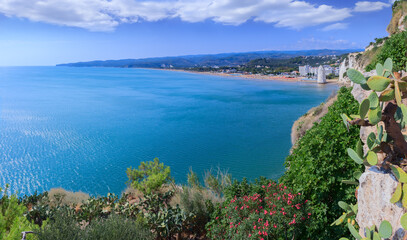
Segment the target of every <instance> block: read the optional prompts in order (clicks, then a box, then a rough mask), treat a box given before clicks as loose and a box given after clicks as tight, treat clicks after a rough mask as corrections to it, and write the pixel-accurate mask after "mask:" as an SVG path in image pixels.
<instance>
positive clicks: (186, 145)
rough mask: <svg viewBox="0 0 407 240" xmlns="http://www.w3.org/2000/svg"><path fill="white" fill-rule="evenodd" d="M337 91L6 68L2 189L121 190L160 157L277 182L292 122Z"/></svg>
mask: <svg viewBox="0 0 407 240" xmlns="http://www.w3.org/2000/svg"><path fill="white" fill-rule="evenodd" d="M336 89H337V86H336V85H323V86H321V85H316V84H309V83H289V82H279V81H264V80H247V79H240V78H228V77H219V76H211V75H200V74H193V73H184V72H175V71H161V70H151V69H118V68H69V67H1V68H0V187H4V186H5V185H6V184H10V188H11V190H12V191H13V192H18V193H19V194H32V193H33V192H34V191H35V190H38V191H40V192H42V191H46V190H49V189H50V188H54V187H63V188H65V189H68V190H73V191H79V190H80V191H83V192H87V193H90V194H93V195H105V194H106V193H108V192H114V193H117V194H119V193H121V192H122V191H123V190H124V189H125V188H126V185H125V182H126V180H127V177H126V173H125V172H126V169H127V168H128V167H130V166H133V167H137V166H138V165H139V163H140V162H141V161H149V160H153V159H154V158H155V157H158V158H160V160H161V161H162V162H164V163H165V164H166V165H168V166H170V167H171V173H172V175H173V177H174V178H175V180H176V182H178V183H185V182H186V175H187V173H188V170H189V168H190V167H191V168H192V169H193V170H194V171H196V172H197V173H198V174H199V175H200V176H201V177H202V175H203V174H204V172H205V171H206V170H210V169H217V168H220V169H224V170H228V172H229V173H231V174H232V176H233V177H234V178H237V179H242V178H243V177H247V178H248V179H250V180H253V179H254V178H257V177H259V176H265V177H268V178H273V179H278V178H279V177H280V176H281V175H282V174H283V173H284V166H283V163H284V159H285V157H286V156H287V155H288V153H289V149H290V148H291V143H290V132H291V126H292V124H293V123H294V121H295V120H296V119H297V118H298V117H300V116H301V115H303V114H304V113H306V112H307V111H308V110H309V109H310V108H311V107H314V106H317V105H319V104H320V103H321V102H322V101H324V100H325V99H326V98H327V97H328V96H329V95H330V94H332V92H333V91H335V90H336Z"/></svg>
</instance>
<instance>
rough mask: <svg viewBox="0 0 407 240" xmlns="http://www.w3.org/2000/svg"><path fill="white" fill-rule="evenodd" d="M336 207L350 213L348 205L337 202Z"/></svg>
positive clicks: (350, 209)
mask: <svg viewBox="0 0 407 240" xmlns="http://www.w3.org/2000/svg"><path fill="white" fill-rule="evenodd" d="M338 205H339V207H341V208H342V209H343V210H345V211H352V208H350V206H349V204H347V203H346V202H343V201H339V202H338Z"/></svg>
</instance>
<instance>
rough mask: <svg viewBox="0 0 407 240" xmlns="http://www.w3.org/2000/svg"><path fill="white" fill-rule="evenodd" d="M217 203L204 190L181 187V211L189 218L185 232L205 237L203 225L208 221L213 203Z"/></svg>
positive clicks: (215, 199) (214, 197) (214, 198)
mask: <svg viewBox="0 0 407 240" xmlns="http://www.w3.org/2000/svg"><path fill="white" fill-rule="evenodd" d="M216 201H219V200H218V199H217V198H216V196H213V195H212V194H211V193H210V192H208V191H206V189H202V188H197V187H186V186H185V187H183V190H182V191H181V193H180V205H181V209H183V210H184V211H185V213H186V214H187V215H189V216H193V217H191V218H189V221H188V223H187V231H188V232H189V233H190V234H196V235H198V236H201V235H205V225H206V224H207V223H208V222H209V221H210V217H211V214H212V212H213V209H214V206H213V204H214V202H216Z"/></svg>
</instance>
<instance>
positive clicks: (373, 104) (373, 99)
mask: <svg viewBox="0 0 407 240" xmlns="http://www.w3.org/2000/svg"><path fill="white" fill-rule="evenodd" d="M368 99H369V103H370V105H369V107H370V109H375V108H377V107H378V106H379V98H378V97H377V94H376V92H372V93H371V94H370V95H369V97H368ZM362 103H363V102H362Z"/></svg>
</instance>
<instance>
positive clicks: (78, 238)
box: [37, 211, 154, 240]
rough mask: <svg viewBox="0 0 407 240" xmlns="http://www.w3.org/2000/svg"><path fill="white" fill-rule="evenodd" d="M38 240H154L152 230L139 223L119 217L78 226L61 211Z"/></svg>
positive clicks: (40, 232)
mask: <svg viewBox="0 0 407 240" xmlns="http://www.w3.org/2000/svg"><path fill="white" fill-rule="evenodd" d="M37 236H38V240H56V239H61V240H62V239H69V240H111V239H115V240H133V239H135V240H149V239H151V240H152V239H154V238H153V235H152V233H151V232H150V230H149V229H148V228H147V227H146V226H145V225H143V224H142V223H140V222H138V221H134V220H131V219H127V218H125V217H122V216H118V215H114V214H113V215H111V216H109V217H108V218H106V219H103V218H99V219H97V220H95V221H94V222H92V223H91V224H89V225H87V224H86V223H84V224H82V225H81V224H78V223H77V222H76V221H75V219H74V218H73V217H72V216H70V215H69V214H66V212H64V211H59V212H58V214H56V215H55V219H54V220H53V221H51V222H50V223H49V224H48V225H47V226H45V227H44V228H43V229H41V230H40V231H39V232H38V234H37Z"/></svg>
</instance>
